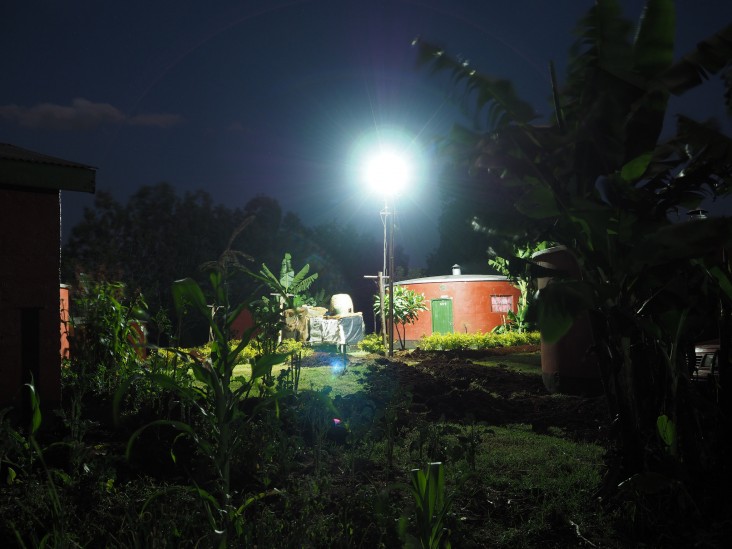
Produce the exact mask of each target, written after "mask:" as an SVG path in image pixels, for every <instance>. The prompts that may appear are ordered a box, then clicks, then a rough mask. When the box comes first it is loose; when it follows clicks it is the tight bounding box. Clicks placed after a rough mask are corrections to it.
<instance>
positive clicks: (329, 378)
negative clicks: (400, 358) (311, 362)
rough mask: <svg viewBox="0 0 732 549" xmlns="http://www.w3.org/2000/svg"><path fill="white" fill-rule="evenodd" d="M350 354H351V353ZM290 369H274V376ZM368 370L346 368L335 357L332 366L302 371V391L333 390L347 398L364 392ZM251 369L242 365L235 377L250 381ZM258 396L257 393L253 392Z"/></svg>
mask: <svg viewBox="0 0 732 549" xmlns="http://www.w3.org/2000/svg"><path fill="white" fill-rule="evenodd" d="M349 354H350V353H349ZM286 368H288V366H287V365H286V364H283V365H281V366H275V367H273V368H272V375H273V376H274V378H275V379H276V378H277V376H278V375H279V374H280V372H282V371H283V370H285V369H286ZM366 371H367V368H366V366H364V365H361V364H348V365H347V366H346V367H345V368H344V367H343V364H342V362H339V357H338V356H337V355H333V356H332V357H331V364H330V365H324V366H305V367H303V368H302V369H301V370H300V389H313V390H316V391H319V390H320V389H322V388H323V387H331V388H332V389H333V391H332V393H331V394H332V396H346V395H350V394H354V393H357V392H359V391H363V389H364V387H363V382H362V379H363V376H364V375H365V374H366ZM250 375H251V367H250V366H249V365H248V364H240V365H238V366H236V367H235V368H234V377H237V376H242V377H244V378H245V379H249V377H250ZM252 392H253V393H254V394H257V391H252Z"/></svg>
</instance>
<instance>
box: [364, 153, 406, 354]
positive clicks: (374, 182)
mask: <svg viewBox="0 0 732 549" xmlns="http://www.w3.org/2000/svg"><path fill="white" fill-rule="evenodd" d="M410 172H411V169H410V166H409V162H407V160H406V159H405V157H404V151H401V152H395V151H393V150H388V149H384V148H381V150H379V152H378V154H376V155H375V156H373V157H372V158H371V159H370V161H369V162H368V163H367V164H366V166H365V174H364V175H365V180H366V181H367V182H368V183H369V184H370V185H371V187H372V188H373V189H374V190H375V191H376V192H378V193H379V194H380V195H382V196H383V197H384V199H385V201H384V209H383V210H382V211H381V218H382V221H383V224H384V278H388V279H389V330H388V335H387V337H388V339H389V356H390V357H393V356H394V225H395V223H394V215H395V212H396V197H397V195H398V194H399V193H400V192H401V191H402V189H403V188H404V186H405V185H406V184H407V182H408V180H409V179H410V175H411V173H410ZM387 218H388V219H387ZM387 227H388V231H387ZM387 233H388V243H387ZM387 252H388V254H387ZM387 255H388V259H389V261H388V267H387ZM379 287H380V288H383V279H382V278H381V276H380V277H379ZM380 293H381V292H380ZM380 297H381V312H382V315H383V313H384V298H385V296H383V295H381V296H380ZM382 327H383V316H382Z"/></svg>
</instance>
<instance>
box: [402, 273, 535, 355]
mask: <svg viewBox="0 0 732 549" xmlns="http://www.w3.org/2000/svg"><path fill="white" fill-rule="evenodd" d="M453 273H454V274H452V275H447V276H428V277H425V278H414V279H411V280H401V281H399V282H395V284H397V285H399V286H402V287H404V288H407V289H410V290H412V291H414V292H416V293H418V294H423V295H424V298H425V300H424V302H425V305H426V306H427V309H428V310H426V311H421V312H420V313H419V317H418V318H417V321H416V322H415V323H414V324H408V325H407V326H405V334H404V339H405V341H406V346H407V347H408V348H412V347H416V346H417V345H418V344H419V339H420V338H421V337H422V336H427V335H431V334H433V333H454V332H464V333H471V334H472V333H477V332H482V333H486V332H490V331H491V330H493V328H495V327H496V326H500V325H501V324H503V323H505V320H506V314H507V312H508V311H513V312H514V313H515V312H517V308H518V305H519V297H520V295H521V292H520V291H519V289H518V288H517V287H516V286H514V285H513V284H512V283H511V282H510V281H509V280H508V279H507V278H506V277H505V276H500V275H475V274H461V272H460V268H459V267H458V266H457V265H456V266H455V267H453ZM398 329H399V330H400V331H401V326H400V327H398ZM395 339H396V337H395Z"/></svg>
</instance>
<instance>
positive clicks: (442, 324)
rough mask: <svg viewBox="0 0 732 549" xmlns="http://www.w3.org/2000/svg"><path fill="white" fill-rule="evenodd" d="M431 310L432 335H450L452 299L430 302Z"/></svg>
mask: <svg viewBox="0 0 732 549" xmlns="http://www.w3.org/2000/svg"><path fill="white" fill-rule="evenodd" d="M430 305H431V309H432V333H433V334H451V333H452V299H433V300H431V303H430Z"/></svg>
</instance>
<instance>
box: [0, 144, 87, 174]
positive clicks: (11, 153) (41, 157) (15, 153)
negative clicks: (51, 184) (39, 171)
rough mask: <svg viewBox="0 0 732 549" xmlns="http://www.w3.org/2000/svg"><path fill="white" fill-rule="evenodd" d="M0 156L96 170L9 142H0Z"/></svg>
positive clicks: (36, 162) (8, 158)
mask: <svg viewBox="0 0 732 549" xmlns="http://www.w3.org/2000/svg"><path fill="white" fill-rule="evenodd" d="M0 158H4V159H6V160H18V161H20V162H33V163H35V164H51V165H54V166H67V167H69V168H86V169H89V170H96V168H95V167H93V166H88V165H86V164H79V163H78V162H71V161H70V160H64V159H63V158H57V157H55V156H49V155H47V154H41V153H38V152H35V151H29V150H28V149H23V148H21V147H18V146H16V145H11V144H10V143H0Z"/></svg>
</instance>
